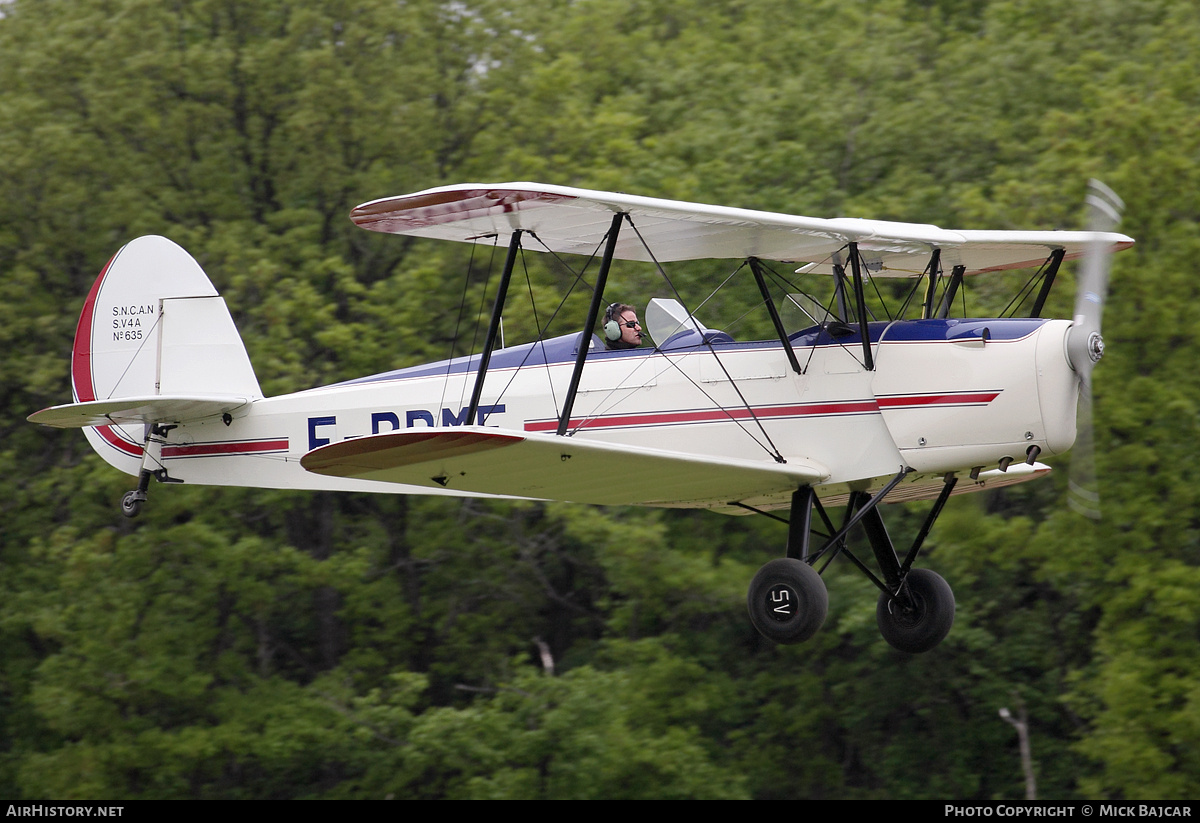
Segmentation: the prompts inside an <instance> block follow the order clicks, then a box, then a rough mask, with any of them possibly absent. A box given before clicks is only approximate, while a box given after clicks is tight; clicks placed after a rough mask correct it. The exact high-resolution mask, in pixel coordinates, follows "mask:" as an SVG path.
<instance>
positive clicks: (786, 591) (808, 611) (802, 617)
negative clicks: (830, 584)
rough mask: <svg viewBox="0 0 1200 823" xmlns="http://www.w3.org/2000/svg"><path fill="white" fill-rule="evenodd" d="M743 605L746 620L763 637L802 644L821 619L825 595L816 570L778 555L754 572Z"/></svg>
mask: <svg viewBox="0 0 1200 823" xmlns="http://www.w3.org/2000/svg"><path fill="white" fill-rule="evenodd" d="M746 606H747V608H749V610H750V622H751V623H753V624H754V628H756V629H758V633H759V634H761V635H762V636H763V637H765V638H767V639H768V640H773V641H775V642H776V643H803V642H804V641H805V640H808V638H810V637H812V636H813V635H814V634H816V633H817V629H819V628H821V624H822V623H824V622H825V612H827V611H828V610H829V594H828V592H826V590H825V581H824V580H822V579H821V575H819V574H817V570H816V569H814V568H813V567H812V566H810V565H808V564H807V563H802V562H801V561H799V560H793V559H792V558H790V557H781V558H779V559H778V560H772V561H771V562H770V563H767V564H766V565H765V566H763V567H762V568H761V569H759V570H758V573H757V574H755V575H754V579H753V580H752V581H750V591H749V593H748V594H747V595H746Z"/></svg>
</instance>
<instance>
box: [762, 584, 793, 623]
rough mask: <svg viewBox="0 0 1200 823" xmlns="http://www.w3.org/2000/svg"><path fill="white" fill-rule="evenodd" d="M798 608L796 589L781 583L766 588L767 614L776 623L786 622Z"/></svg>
mask: <svg viewBox="0 0 1200 823" xmlns="http://www.w3.org/2000/svg"><path fill="white" fill-rule="evenodd" d="M799 608H800V601H799V598H798V597H797V596H796V590H795V589H793V588H792V587H791V586H787V585H785V584H783V583H776V584H775V585H774V586H772V587H771V588H769V589H767V615H768V616H769V617H770V618H771V619H772V620H774V621H775V622H777V623H786V622H787V621H789V620H791V619H792V618H793V617H795V616H796V612H797V611H798V610H799Z"/></svg>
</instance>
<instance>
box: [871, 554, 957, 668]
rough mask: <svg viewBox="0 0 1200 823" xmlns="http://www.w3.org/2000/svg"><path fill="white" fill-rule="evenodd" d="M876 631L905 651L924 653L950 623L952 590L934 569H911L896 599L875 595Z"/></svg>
mask: <svg viewBox="0 0 1200 823" xmlns="http://www.w3.org/2000/svg"><path fill="white" fill-rule="evenodd" d="M875 619H876V620H877V621H878V623H879V633H880V634H882V635H883V639H884V640H886V641H887V642H888V643H890V644H891V645H892V646H893V647H895V648H897V649H899V650H900V651H902V652H908V653H909V654H920V653H921V652H927V651H929V650H930V649H932V648H933V647H934V646H936V645H937V644H938V643H941V642H942V641H943V640H945V639H946V635H948V634H949V633H950V627H951V626H953V625H954V592H952V591H951V590H950V584H949V583H947V582H946V581H945V580H943V579H942V576H941V575H940V574H938V573H937V572H931V571H930V570H929V569H913V570H912V571H910V572H909V573H908V577H907V578H906V579H905V581H904V588H903V589H901V592H900V595H899V596H898V597H897V598H896V599H894V600H893V599H892V598H890V597H889V596H888V594H887V592H881V593H880V595H879V605H878V606H877V607H876V609H875Z"/></svg>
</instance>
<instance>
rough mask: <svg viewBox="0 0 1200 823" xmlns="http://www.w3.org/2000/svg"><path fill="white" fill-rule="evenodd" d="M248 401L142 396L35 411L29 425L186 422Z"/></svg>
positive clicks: (73, 426) (63, 426)
mask: <svg viewBox="0 0 1200 823" xmlns="http://www.w3.org/2000/svg"><path fill="white" fill-rule="evenodd" d="M249 402H250V398H248V397H238V396H233V395H224V396H217V395H207V396H203V397H187V396H184V395H161V394H153V395H147V396H144V397H116V398H113V399H111V400H92V401H89V402H87V403H66V404H64V405H62V406H51V407H50V408H48V409H42V410H41V411H39V412H34V413H33V414H31V415H29V417H28V418H27V419H28V420H29V422H30V423H41V424H42V425H43V426H55V427H56V428H60V429H78V428H83V427H85V426H109V425H114V424H116V425H120V424H123V423H186V422H191V421H193V420H203V419H204V418H207V417H216V416H218V415H221V414H227V413H228V414H232V413H233V412H234V411H236V410H237V409H239V408H241V407H242V406H245V405H246V404H247V403H249Z"/></svg>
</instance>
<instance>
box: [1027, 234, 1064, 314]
mask: <svg viewBox="0 0 1200 823" xmlns="http://www.w3.org/2000/svg"><path fill="white" fill-rule="evenodd" d="M1066 254H1067V250H1066V249H1055V250H1054V251H1052V252H1050V268H1048V269H1046V275H1045V277H1044V278H1043V279H1042V288H1041V291H1039V292H1038V296H1037V299H1036V300H1034V301H1033V311H1031V312H1030V313H1029V316H1030V317H1041V316H1042V306H1044V305H1045V304H1046V297H1047V296H1049V294H1050V287H1051V286H1053V285H1054V276H1055V275H1056V274H1058V267H1059V266H1060V265H1062V261H1063V257H1065V256H1066Z"/></svg>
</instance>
